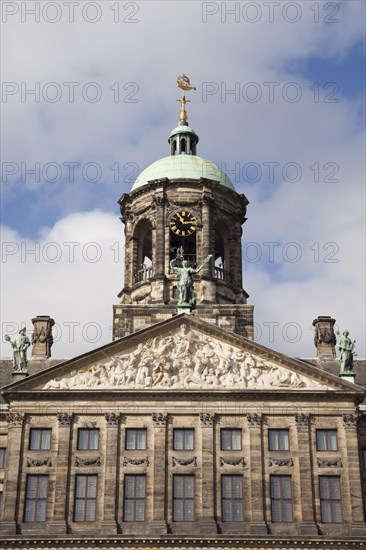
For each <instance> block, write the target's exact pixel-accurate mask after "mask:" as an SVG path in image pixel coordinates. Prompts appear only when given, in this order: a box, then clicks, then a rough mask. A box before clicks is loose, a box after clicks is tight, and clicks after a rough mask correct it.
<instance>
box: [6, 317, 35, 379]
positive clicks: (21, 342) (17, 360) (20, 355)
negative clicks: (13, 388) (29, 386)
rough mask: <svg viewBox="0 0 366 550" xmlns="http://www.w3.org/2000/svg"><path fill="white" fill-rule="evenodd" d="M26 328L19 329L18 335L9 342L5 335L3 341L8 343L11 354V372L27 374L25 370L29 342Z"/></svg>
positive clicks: (9, 339)
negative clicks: (11, 349) (10, 347)
mask: <svg viewBox="0 0 366 550" xmlns="http://www.w3.org/2000/svg"><path fill="white" fill-rule="evenodd" d="M25 331H26V328H25V327H23V328H21V329H20V331H19V334H18V335H17V336H16V337H15V338H14V340H11V338H10V336H8V335H7V334H6V335H5V340H7V341H8V342H10V344H11V346H12V348H13V350H14V352H13V372H22V373H28V370H27V365H28V361H27V350H28V348H29V346H30V340H29V338H28V336H27V335H26V333H25Z"/></svg>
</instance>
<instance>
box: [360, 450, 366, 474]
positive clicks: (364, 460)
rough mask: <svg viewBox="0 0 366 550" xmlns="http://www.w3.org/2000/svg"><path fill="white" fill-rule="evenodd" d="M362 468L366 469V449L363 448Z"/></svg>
mask: <svg viewBox="0 0 366 550" xmlns="http://www.w3.org/2000/svg"><path fill="white" fill-rule="evenodd" d="M361 468H362V469H363V470H366V449H361Z"/></svg>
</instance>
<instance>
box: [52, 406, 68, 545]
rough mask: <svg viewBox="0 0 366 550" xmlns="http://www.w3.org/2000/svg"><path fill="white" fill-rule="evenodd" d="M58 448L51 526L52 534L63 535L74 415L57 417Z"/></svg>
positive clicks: (62, 414)
mask: <svg viewBox="0 0 366 550" xmlns="http://www.w3.org/2000/svg"><path fill="white" fill-rule="evenodd" d="M57 420H58V424H59V428H58V448H57V470H56V481H55V484H56V487H55V505H54V512H53V519H52V523H51V525H50V528H51V532H52V534H53V533H57V534H61V533H67V530H68V527H67V512H68V510H67V506H68V505H67V495H68V492H69V491H68V487H69V484H70V472H69V467H70V463H69V460H70V433H71V424H72V415H71V414H68V413H59V414H58V415H57Z"/></svg>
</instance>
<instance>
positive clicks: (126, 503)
mask: <svg viewBox="0 0 366 550" xmlns="http://www.w3.org/2000/svg"><path fill="white" fill-rule="evenodd" d="M145 507H146V477H145V476H144V475H125V486H124V498H123V521H145Z"/></svg>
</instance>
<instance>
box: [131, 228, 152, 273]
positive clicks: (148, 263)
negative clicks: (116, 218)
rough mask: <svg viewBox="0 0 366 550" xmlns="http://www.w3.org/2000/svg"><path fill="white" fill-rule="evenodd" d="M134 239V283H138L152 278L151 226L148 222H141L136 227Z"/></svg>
mask: <svg viewBox="0 0 366 550" xmlns="http://www.w3.org/2000/svg"><path fill="white" fill-rule="evenodd" d="M134 238H135V254H134V262H133V265H134V281H135V283H138V282H141V281H145V280H148V279H150V277H151V276H152V226H151V222H150V221H149V220H147V219H145V220H141V221H140V222H139V223H138V224H137V225H136V228H135V232H134Z"/></svg>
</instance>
